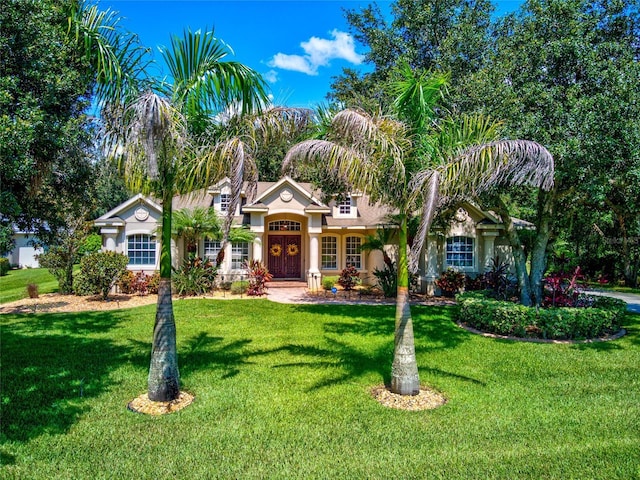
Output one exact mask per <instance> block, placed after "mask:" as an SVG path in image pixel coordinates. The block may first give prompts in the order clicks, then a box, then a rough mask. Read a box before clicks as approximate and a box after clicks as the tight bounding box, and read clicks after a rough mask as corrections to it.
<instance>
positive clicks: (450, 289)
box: [435, 268, 465, 297]
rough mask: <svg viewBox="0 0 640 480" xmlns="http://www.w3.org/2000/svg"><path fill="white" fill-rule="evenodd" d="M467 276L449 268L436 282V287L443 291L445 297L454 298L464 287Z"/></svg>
mask: <svg viewBox="0 0 640 480" xmlns="http://www.w3.org/2000/svg"><path fill="white" fill-rule="evenodd" d="M464 281H465V275H464V273H462V272H458V271H457V270H454V269H453V268H447V269H446V270H445V271H444V272H442V274H441V275H440V278H438V279H437V280H436V282H435V283H436V286H437V287H438V288H440V290H442V295H444V296H445V297H453V296H454V295H455V294H456V293H458V292H459V291H460V290H462V288H463V287H464Z"/></svg>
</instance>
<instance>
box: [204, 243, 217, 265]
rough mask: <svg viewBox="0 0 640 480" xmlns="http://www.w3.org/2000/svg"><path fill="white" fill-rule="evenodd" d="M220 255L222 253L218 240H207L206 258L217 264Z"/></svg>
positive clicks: (205, 244)
mask: <svg viewBox="0 0 640 480" xmlns="http://www.w3.org/2000/svg"><path fill="white" fill-rule="evenodd" d="M218 253H220V242H219V241H218V240H207V239H205V241H204V257H205V258H206V259H207V260H209V261H210V262H215V261H216V258H218Z"/></svg>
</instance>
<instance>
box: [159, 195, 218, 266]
mask: <svg viewBox="0 0 640 480" xmlns="http://www.w3.org/2000/svg"><path fill="white" fill-rule="evenodd" d="M171 222H172V227H173V235H175V236H177V237H182V239H183V241H184V246H185V250H186V252H187V253H188V254H189V255H193V256H195V257H197V256H198V240H200V239H201V238H203V237H209V238H215V237H220V236H221V233H222V227H221V225H220V218H219V216H218V213H217V212H216V211H215V210H214V209H213V207H208V208H205V207H195V208H181V209H180V210H176V211H175V212H173V218H172V220H171Z"/></svg>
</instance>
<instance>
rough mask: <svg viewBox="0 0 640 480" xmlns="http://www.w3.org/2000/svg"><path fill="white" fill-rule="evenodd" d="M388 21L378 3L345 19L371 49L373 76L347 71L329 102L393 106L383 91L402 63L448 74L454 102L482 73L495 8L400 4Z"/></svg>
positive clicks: (430, 1)
mask: <svg viewBox="0 0 640 480" xmlns="http://www.w3.org/2000/svg"><path fill="white" fill-rule="evenodd" d="M390 7H391V8H390V11H391V15H390V16H386V15H384V14H383V13H382V11H381V10H380V7H379V6H378V5H377V4H375V3H374V4H371V5H369V6H367V7H365V8H363V9H361V10H360V11H356V10H354V9H349V10H347V11H346V19H347V22H348V23H349V26H350V28H351V30H352V31H353V33H354V36H355V38H356V40H358V42H360V43H361V44H362V45H364V46H365V47H367V48H368V51H367V52H366V53H365V62H366V63H368V64H370V65H372V66H373V71H371V72H367V73H364V74H362V75H359V74H358V73H357V72H355V71H354V70H351V69H345V70H344V71H343V73H342V75H341V76H339V77H336V78H335V79H334V82H333V84H332V90H331V92H330V94H329V98H330V100H332V101H338V102H341V103H343V104H345V105H347V106H355V107H359V108H363V109H365V110H367V111H369V112H373V111H375V109H376V108H377V107H379V106H380V105H389V104H390V103H391V102H392V101H393V94H392V93H391V92H389V91H387V90H386V89H385V85H386V83H387V81H388V80H389V79H390V76H391V75H392V72H393V71H394V69H395V67H396V66H397V65H398V63H399V62H407V63H408V64H409V65H411V66H412V67H413V68H418V69H424V70H433V71H448V72H450V75H451V80H452V82H451V84H452V90H453V91H452V92H451V95H450V96H449V98H448V99H447V101H451V102H454V101H455V99H456V97H457V92H458V86H461V85H462V80H463V78H465V77H467V76H468V75H470V74H471V73H473V72H476V71H477V70H478V69H480V68H481V67H482V66H483V65H484V62H485V57H486V54H487V52H488V47H489V45H490V38H489V35H488V33H489V27H490V25H491V14H492V13H493V10H494V7H493V5H492V4H491V2H490V1H489V0H471V1H470V0H419V1H415V0H396V1H394V2H392V3H391V6H390Z"/></svg>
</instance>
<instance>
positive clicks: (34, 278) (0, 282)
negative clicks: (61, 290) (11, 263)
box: [0, 268, 58, 303]
mask: <svg viewBox="0 0 640 480" xmlns="http://www.w3.org/2000/svg"><path fill="white" fill-rule="evenodd" d="M30 283H35V284H37V285H38V293H39V294H41V295H42V294H44V293H51V292H57V291H58V282H57V280H56V279H55V277H54V276H53V275H51V274H50V273H49V270H47V269H46V268H23V269H20V270H9V272H8V273H7V274H6V275H5V276H4V277H0V303H7V302H13V301H14V300H20V299H21V298H26V297H27V296H28V294H27V285H28V284H30Z"/></svg>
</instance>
